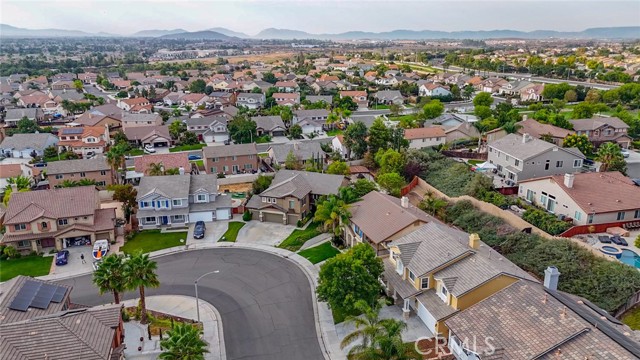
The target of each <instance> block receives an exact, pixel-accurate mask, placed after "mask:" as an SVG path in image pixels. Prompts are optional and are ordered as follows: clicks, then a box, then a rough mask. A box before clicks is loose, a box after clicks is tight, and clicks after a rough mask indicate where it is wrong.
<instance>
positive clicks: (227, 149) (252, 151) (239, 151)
mask: <svg viewBox="0 0 640 360" xmlns="http://www.w3.org/2000/svg"><path fill="white" fill-rule="evenodd" d="M202 153H203V154H204V157H205V158H207V159H210V158H215V157H225V156H243V155H256V156H257V154H258V149H257V148H256V144H255V143H250V144H232V145H224V146H207V147H204V148H202Z"/></svg>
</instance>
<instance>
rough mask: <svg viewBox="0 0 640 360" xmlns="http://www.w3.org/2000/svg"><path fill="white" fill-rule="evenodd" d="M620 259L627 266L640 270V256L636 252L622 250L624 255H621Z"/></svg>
mask: <svg viewBox="0 0 640 360" xmlns="http://www.w3.org/2000/svg"><path fill="white" fill-rule="evenodd" d="M619 259H620V261H622V262H623V263H625V264H627V265H631V266H635V267H637V268H640V255H638V254H636V253H635V252H634V251H631V250H628V249H622V255H620V258H619Z"/></svg>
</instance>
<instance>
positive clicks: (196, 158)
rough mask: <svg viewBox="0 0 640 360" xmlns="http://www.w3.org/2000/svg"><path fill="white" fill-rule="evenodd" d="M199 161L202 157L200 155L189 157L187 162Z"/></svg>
mask: <svg viewBox="0 0 640 360" xmlns="http://www.w3.org/2000/svg"><path fill="white" fill-rule="evenodd" d="M200 159H202V156H200V155H196V154H191V155H189V160H200Z"/></svg>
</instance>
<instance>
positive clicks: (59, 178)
mask: <svg viewBox="0 0 640 360" xmlns="http://www.w3.org/2000/svg"><path fill="white" fill-rule="evenodd" d="M47 179H48V180H49V187H51V188H56V187H58V186H59V185H61V184H62V183H63V182H64V181H65V180H70V181H80V180H83V179H88V180H93V181H95V183H96V186H98V187H100V188H102V189H104V188H105V187H106V186H108V185H111V184H113V182H114V180H115V179H114V174H113V172H112V169H111V166H109V164H107V161H106V159H105V158H104V157H103V156H97V157H95V158H93V159H75V160H60V161H51V162H49V163H48V164H47Z"/></svg>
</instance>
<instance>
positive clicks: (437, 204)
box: [419, 196, 448, 218]
mask: <svg viewBox="0 0 640 360" xmlns="http://www.w3.org/2000/svg"><path fill="white" fill-rule="evenodd" d="M447 204H448V203H447V201H446V200H444V199H440V198H438V197H435V196H425V198H424V200H422V201H421V202H420V206H419V207H420V209H421V210H424V211H426V212H427V213H428V214H431V215H433V216H436V217H439V218H442V215H443V211H444V208H445V207H446V206H447Z"/></svg>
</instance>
